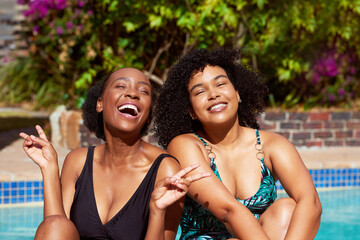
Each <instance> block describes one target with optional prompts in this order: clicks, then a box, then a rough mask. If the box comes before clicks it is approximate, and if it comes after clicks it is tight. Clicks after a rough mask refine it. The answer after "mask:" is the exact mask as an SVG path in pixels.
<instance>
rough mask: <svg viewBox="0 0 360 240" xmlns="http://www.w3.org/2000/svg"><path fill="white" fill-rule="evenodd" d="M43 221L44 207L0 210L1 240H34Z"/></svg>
mask: <svg viewBox="0 0 360 240" xmlns="http://www.w3.org/2000/svg"><path fill="white" fill-rule="evenodd" d="M42 219H43V207H42V206H39V205H38V206H22V207H15V206H11V207H6V208H5V207H2V208H0V239H1V240H15V239H16V240H32V239H34V235H35V231H36V228H37V227H38V225H39V224H40V222H41V221H42Z"/></svg>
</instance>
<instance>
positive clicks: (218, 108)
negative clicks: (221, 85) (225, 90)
mask: <svg viewBox="0 0 360 240" xmlns="http://www.w3.org/2000/svg"><path fill="white" fill-rule="evenodd" d="M225 107H226V104H224V103H219V104H216V105H213V106H211V107H209V108H208V110H209V111H211V112H217V111H221V110H222V109H224V108H225Z"/></svg>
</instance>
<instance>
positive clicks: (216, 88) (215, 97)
mask: <svg viewBox="0 0 360 240" xmlns="http://www.w3.org/2000/svg"><path fill="white" fill-rule="evenodd" d="M188 92H189V96H190V103H191V109H190V114H191V115H192V117H194V118H196V119H198V120H199V121H200V122H201V123H202V125H203V126H205V125H208V124H210V125H213V124H219V123H224V122H227V121H229V120H234V119H237V110H238V104H239V101H240V96H239V94H238V92H237V91H236V90H235V88H234V86H233V84H232V83H231V81H230V79H229V78H228V76H227V74H226V72H225V70H224V69H222V68H221V67H218V66H206V67H205V68H204V71H202V72H198V73H196V74H195V75H194V76H193V77H192V78H191V79H190V81H189V84H188Z"/></svg>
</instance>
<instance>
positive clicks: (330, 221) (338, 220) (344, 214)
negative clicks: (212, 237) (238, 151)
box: [0, 188, 360, 240]
mask: <svg viewBox="0 0 360 240" xmlns="http://www.w3.org/2000/svg"><path fill="white" fill-rule="evenodd" d="M279 195H280V196H283V194H279ZM319 196H320V199H321V203H322V207H323V214H322V218H321V224H320V229H319V232H318V234H317V236H316V238H315V240H325V239H326V240H345V239H346V240H355V239H360V188H356V189H344V190H322V191H320V192H319ZM42 218H43V210H42V206H36V207H33V206H26V207H9V206H7V207H6V208H5V207H4V208H0V240H5V239H6V240H15V239H16V240H30V239H33V238H34V234H35V231H36V228H37V226H38V225H39V224H40V222H41V220H42Z"/></svg>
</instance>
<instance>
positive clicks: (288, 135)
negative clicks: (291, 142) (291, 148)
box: [278, 132, 290, 139]
mask: <svg viewBox="0 0 360 240" xmlns="http://www.w3.org/2000/svg"><path fill="white" fill-rule="evenodd" d="M278 134H280V135H281V136H283V137H286V138H287V139H289V137H290V133H289V132H278Z"/></svg>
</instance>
